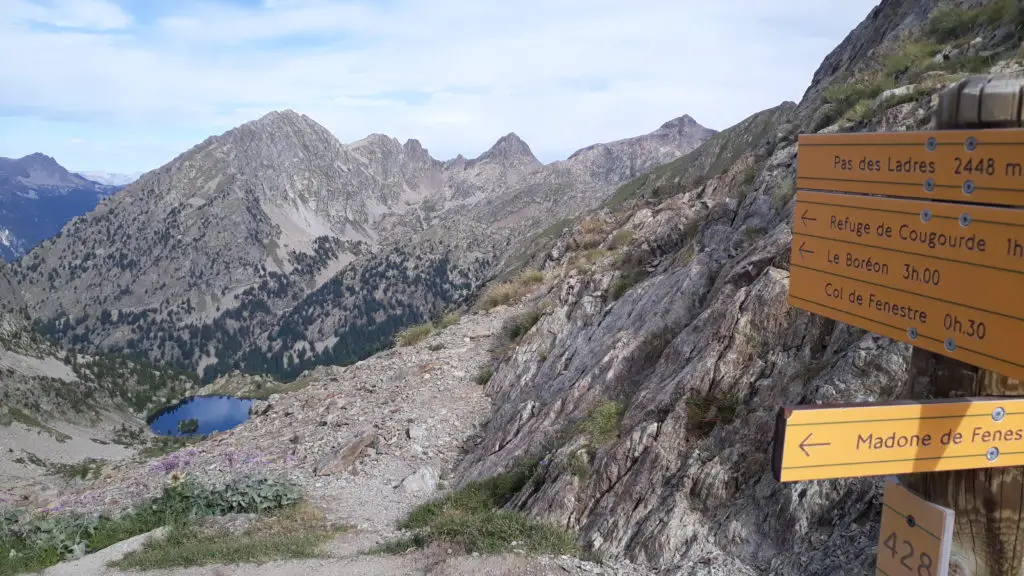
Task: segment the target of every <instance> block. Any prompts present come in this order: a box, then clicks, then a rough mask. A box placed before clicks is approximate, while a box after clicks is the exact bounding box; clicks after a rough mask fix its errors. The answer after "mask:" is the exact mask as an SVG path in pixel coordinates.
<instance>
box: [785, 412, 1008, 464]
mask: <svg viewBox="0 0 1024 576" xmlns="http://www.w3.org/2000/svg"><path fill="white" fill-rule="evenodd" d="M1021 465H1024V398H993V397H984V398H966V399H956V400H932V401H919V402H909V401H908V402H892V403H877V404H856V405H823V406H787V407H783V408H782V409H780V410H779V414H778V417H777V419H776V424H775V445H774V453H773V455H772V470H773V472H774V474H775V479H776V480H778V481H780V482H798V481H804V480H826V479H830V478H848V477H859V476H884V475H889V474H910V473H916V472H936V471H942V470H966V469H972V468H998V467H1003V466H1021Z"/></svg>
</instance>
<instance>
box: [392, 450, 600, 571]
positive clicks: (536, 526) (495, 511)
mask: <svg viewBox="0 0 1024 576" xmlns="http://www.w3.org/2000/svg"><path fill="white" fill-rule="evenodd" d="M536 470H537V464H536V463H535V462H531V463H527V464H524V465H521V466H519V467H518V468H517V469H515V470H513V471H511V472H507V473H505V474H499V475H498V476H494V477H491V478H487V479H484V480H478V481H474V482H470V483H468V484H467V485H466V486H465V487H463V488H461V489H459V490H456V491H454V492H451V493H449V494H446V495H444V496H442V497H440V498H437V499H435V500H432V501H430V502H427V503H426V504H423V505H421V506H418V507H416V508H415V509H413V510H412V512H410V513H409V516H408V517H406V518H405V519H404V520H402V521H401V522H399V524H398V527H399V528H401V529H403V530H410V531H412V532H413V533H412V535H411V536H409V537H406V538H402V539H399V540H396V541H393V542H390V543H388V544H385V545H383V546H380V547H378V548H377V549H375V550H374V551H375V552H377V553H384V554H394V553H401V552H405V551H406V550H408V549H410V548H422V547H424V546H427V545H428V544H431V543H443V544H445V545H447V546H450V547H452V548H456V549H458V551H459V552H460V553H464V554H471V553H474V552H478V553H481V554H496V553H502V552H511V551H512V550H513V549H514V548H517V549H520V550H523V551H525V552H528V553H531V554H552V555H563V554H566V555H574V556H580V555H581V550H580V547H579V544H578V543H577V542H576V538H575V536H574V535H573V534H571V533H569V532H567V531H565V530H562V529H561V528H559V527H558V526H554V525H552V524H547V523H544V522H539V521H536V520H533V519H531V518H529V517H527V516H525V515H523V514H521V513H519V512H514V511H511V510H501V508H502V507H503V506H505V505H506V504H507V503H508V502H509V501H510V500H511V499H512V498H513V496H515V494H516V493H518V492H519V491H520V490H522V489H523V488H524V487H525V486H526V485H527V483H528V482H530V479H531V478H533V476H534V474H535V472H536ZM513 543H515V544H513Z"/></svg>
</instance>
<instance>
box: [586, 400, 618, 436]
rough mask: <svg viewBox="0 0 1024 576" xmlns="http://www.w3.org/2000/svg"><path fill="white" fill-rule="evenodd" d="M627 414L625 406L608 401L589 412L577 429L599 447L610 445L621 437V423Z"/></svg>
mask: <svg viewBox="0 0 1024 576" xmlns="http://www.w3.org/2000/svg"><path fill="white" fill-rule="evenodd" d="M623 413H625V406H623V405H622V404H621V403H619V402H614V401H607V402H602V403H601V404H598V405H597V406H595V407H594V408H591V409H590V411H589V412H587V416H586V417H585V418H584V419H583V420H580V422H579V423H578V424H577V426H576V429H577V431H578V432H580V433H583V434H586V435H587V436H588V437H589V438H590V440H591V441H592V442H594V443H595V444H597V445H604V444H608V443H609V442H611V441H613V440H615V439H616V438H618V436H619V421H620V420H621V418H622V415H623Z"/></svg>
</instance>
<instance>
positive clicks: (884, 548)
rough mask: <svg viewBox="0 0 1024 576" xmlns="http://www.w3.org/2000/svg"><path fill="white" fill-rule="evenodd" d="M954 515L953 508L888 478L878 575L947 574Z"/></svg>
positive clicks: (933, 575) (879, 538)
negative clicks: (932, 500) (920, 495)
mask: <svg viewBox="0 0 1024 576" xmlns="http://www.w3.org/2000/svg"><path fill="white" fill-rule="evenodd" d="M953 517H954V514H953V510H950V509H949V508H945V507H942V506H938V505H936V504H932V503H931V502H928V501H927V500H924V499H922V498H920V497H918V496H917V495H916V494H914V493H912V492H910V491H909V490H907V489H906V488H904V487H902V486H900V485H899V484H897V483H895V482H892V481H891V480H890V481H887V482H886V485H885V496H884V497H883V499H882V525H881V529H880V530H879V534H878V552H877V554H876V556H875V562H876V563H875V575H876V576H948V574H949V556H950V552H951V551H952V548H953Z"/></svg>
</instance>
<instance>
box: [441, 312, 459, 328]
mask: <svg viewBox="0 0 1024 576" xmlns="http://www.w3.org/2000/svg"><path fill="white" fill-rule="evenodd" d="M459 320H461V317H460V316H459V315H458V314H456V313H454V312H453V313H451V314H445V316H444V317H443V318H441V321H440V322H438V324H437V329H438V330H444V329H445V328H451V327H452V326H455V325H456V324H458V323H459Z"/></svg>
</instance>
